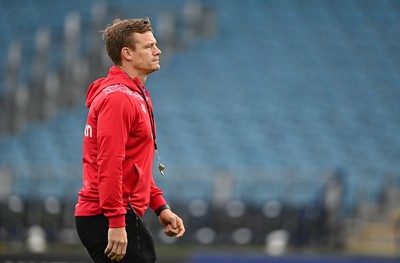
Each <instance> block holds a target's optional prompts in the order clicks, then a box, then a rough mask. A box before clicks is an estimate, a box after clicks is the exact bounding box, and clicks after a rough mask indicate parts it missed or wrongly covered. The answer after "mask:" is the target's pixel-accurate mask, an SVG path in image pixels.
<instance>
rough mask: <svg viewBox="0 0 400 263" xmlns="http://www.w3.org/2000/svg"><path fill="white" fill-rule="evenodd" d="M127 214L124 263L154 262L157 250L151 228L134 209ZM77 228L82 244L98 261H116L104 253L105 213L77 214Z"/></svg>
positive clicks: (106, 227) (105, 244) (102, 262)
mask: <svg viewBox="0 0 400 263" xmlns="http://www.w3.org/2000/svg"><path fill="white" fill-rule="evenodd" d="M127 212H128V213H127V214H126V216H125V217H126V218H125V221H126V227H125V228H126V232H127V236H128V247H127V249H126V255H125V256H124V258H123V259H122V260H121V261H119V262H123V263H131V262H135V263H154V262H155V261H156V252H155V247H154V241H153V237H152V235H151V233H150V230H149V229H148V228H147V226H146V225H145V224H144V223H143V222H142V220H141V219H140V217H138V216H137V215H136V214H135V213H134V212H133V211H131V210H128V211H127ZM75 223H76V229H77V232H78V236H79V238H80V240H81V242H82V244H83V245H84V246H85V247H86V249H87V251H88V252H89V255H90V256H91V258H92V259H93V261H94V262H96V263H110V262H113V263H115V262H116V261H112V260H111V259H109V258H108V257H107V255H105V254H104V250H105V249H106V247H107V243H108V219H107V217H105V216H104V215H96V216H76V217H75Z"/></svg>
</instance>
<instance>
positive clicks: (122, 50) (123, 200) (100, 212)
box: [75, 19, 185, 263]
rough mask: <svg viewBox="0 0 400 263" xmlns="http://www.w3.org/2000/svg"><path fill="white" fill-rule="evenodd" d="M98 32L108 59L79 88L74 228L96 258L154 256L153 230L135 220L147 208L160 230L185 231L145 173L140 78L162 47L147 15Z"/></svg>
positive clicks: (148, 149) (149, 114)
mask: <svg viewBox="0 0 400 263" xmlns="http://www.w3.org/2000/svg"><path fill="white" fill-rule="evenodd" d="M103 39H104V41H105V44H106V49H107V53H108V55H109V56H110V58H111V60H112V61H113V63H114V66H112V67H111V69H110V70H109V73H108V75H107V77H106V78H100V79H98V80H96V81H94V82H93V83H92V84H91V85H90V87H89V90H88V92H87V95H86V106H87V107H88V108H89V113H88V117H87V123H86V128H85V132H84V140H83V187H82V189H81V190H80V191H79V198H78V203H77V205H76V207H75V219H76V227H77V232H78V235H79V237H80V239H81V241H82V243H83V245H84V246H85V247H86V249H87V250H88V252H89V254H90V256H91V257H92V259H93V260H94V261H95V262H112V261H121V262H146V263H147V262H155V260H156V256H155V249H154V243H153V239H152V236H151V234H150V232H149V230H148V229H147V227H146V226H145V225H144V224H143V222H142V221H141V219H140V217H141V216H143V214H144V212H145V211H146V210H147V208H148V207H150V208H151V209H152V210H153V211H154V212H155V213H156V214H157V216H158V218H159V221H160V222H161V224H162V225H163V226H164V227H165V230H164V232H165V234H166V235H167V236H176V237H181V236H182V235H183V233H184V232H185V227H184V224H183V221H182V219H181V218H179V217H178V216H177V215H176V214H175V213H173V212H172V211H171V210H170V208H169V206H168V204H167V203H166V202H165V200H164V198H163V196H162V190H161V189H159V188H158V187H157V186H156V185H155V183H154V179H153V175H152V167H153V160H154V153H155V152H156V150H157V148H156V147H157V146H156V141H155V139H156V127H155V121H154V117H153V106H152V103H151V99H150V96H149V94H148V92H147V90H146V88H145V87H144V83H145V82H146V79H147V76H148V75H149V74H151V73H152V72H154V71H157V70H159V69H160V61H159V56H160V54H161V51H160V49H158V47H157V41H156V39H155V38H154V35H153V33H152V28H151V24H150V21H149V19H126V20H119V19H117V20H115V21H114V22H113V24H112V25H110V26H108V27H107V28H106V29H105V30H104V31H103ZM160 171H161V170H160Z"/></svg>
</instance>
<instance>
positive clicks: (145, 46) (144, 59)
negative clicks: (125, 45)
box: [132, 31, 161, 74]
mask: <svg viewBox="0 0 400 263" xmlns="http://www.w3.org/2000/svg"><path fill="white" fill-rule="evenodd" d="M134 34H135V35H134V37H135V43H136V49H135V50H134V51H133V53H132V55H133V61H132V66H133V68H134V69H135V70H138V71H141V72H143V73H145V74H150V73H152V72H154V71H157V70H159V69H160V57H159V56H160V54H161V50H160V49H158V47H157V40H156V39H155V37H154V35H153V32H151V31H147V32H145V33H142V34H139V33H134Z"/></svg>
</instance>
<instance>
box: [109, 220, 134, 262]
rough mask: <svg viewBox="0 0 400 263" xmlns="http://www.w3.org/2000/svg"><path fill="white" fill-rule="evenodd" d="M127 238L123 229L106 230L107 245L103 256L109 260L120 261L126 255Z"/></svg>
mask: <svg viewBox="0 0 400 263" xmlns="http://www.w3.org/2000/svg"><path fill="white" fill-rule="evenodd" d="M127 246H128V237H127V234H126V230H125V227H121V228H109V229H108V245H107V247H106V249H105V250H104V254H106V255H107V257H109V258H110V259H111V260H116V261H120V260H121V259H122V258H123V257H124V256H125V254H126V247H127Z"/></svg>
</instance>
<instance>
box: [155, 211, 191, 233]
mask: <svg viewBox="0 0 400 263" xmlns="http://www.w3.org/2000/svg"><path fill="white" fill-rule="evenodd" d="M158 220H159V221H160V223H161V224H162V225H163V226H164V227H165V229H164V233H165V235H167V236H169V237H173V236H176V237H177V238H178V237H181V236H183V233H185V226H184V225H183V220H182V219H181V218H180V217H178V216H177V215H176V214H175V213H173V212H172V211H171V210H170V209H165V210H163V211H161V213H160V215H159V216H158Z"/></svg>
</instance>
